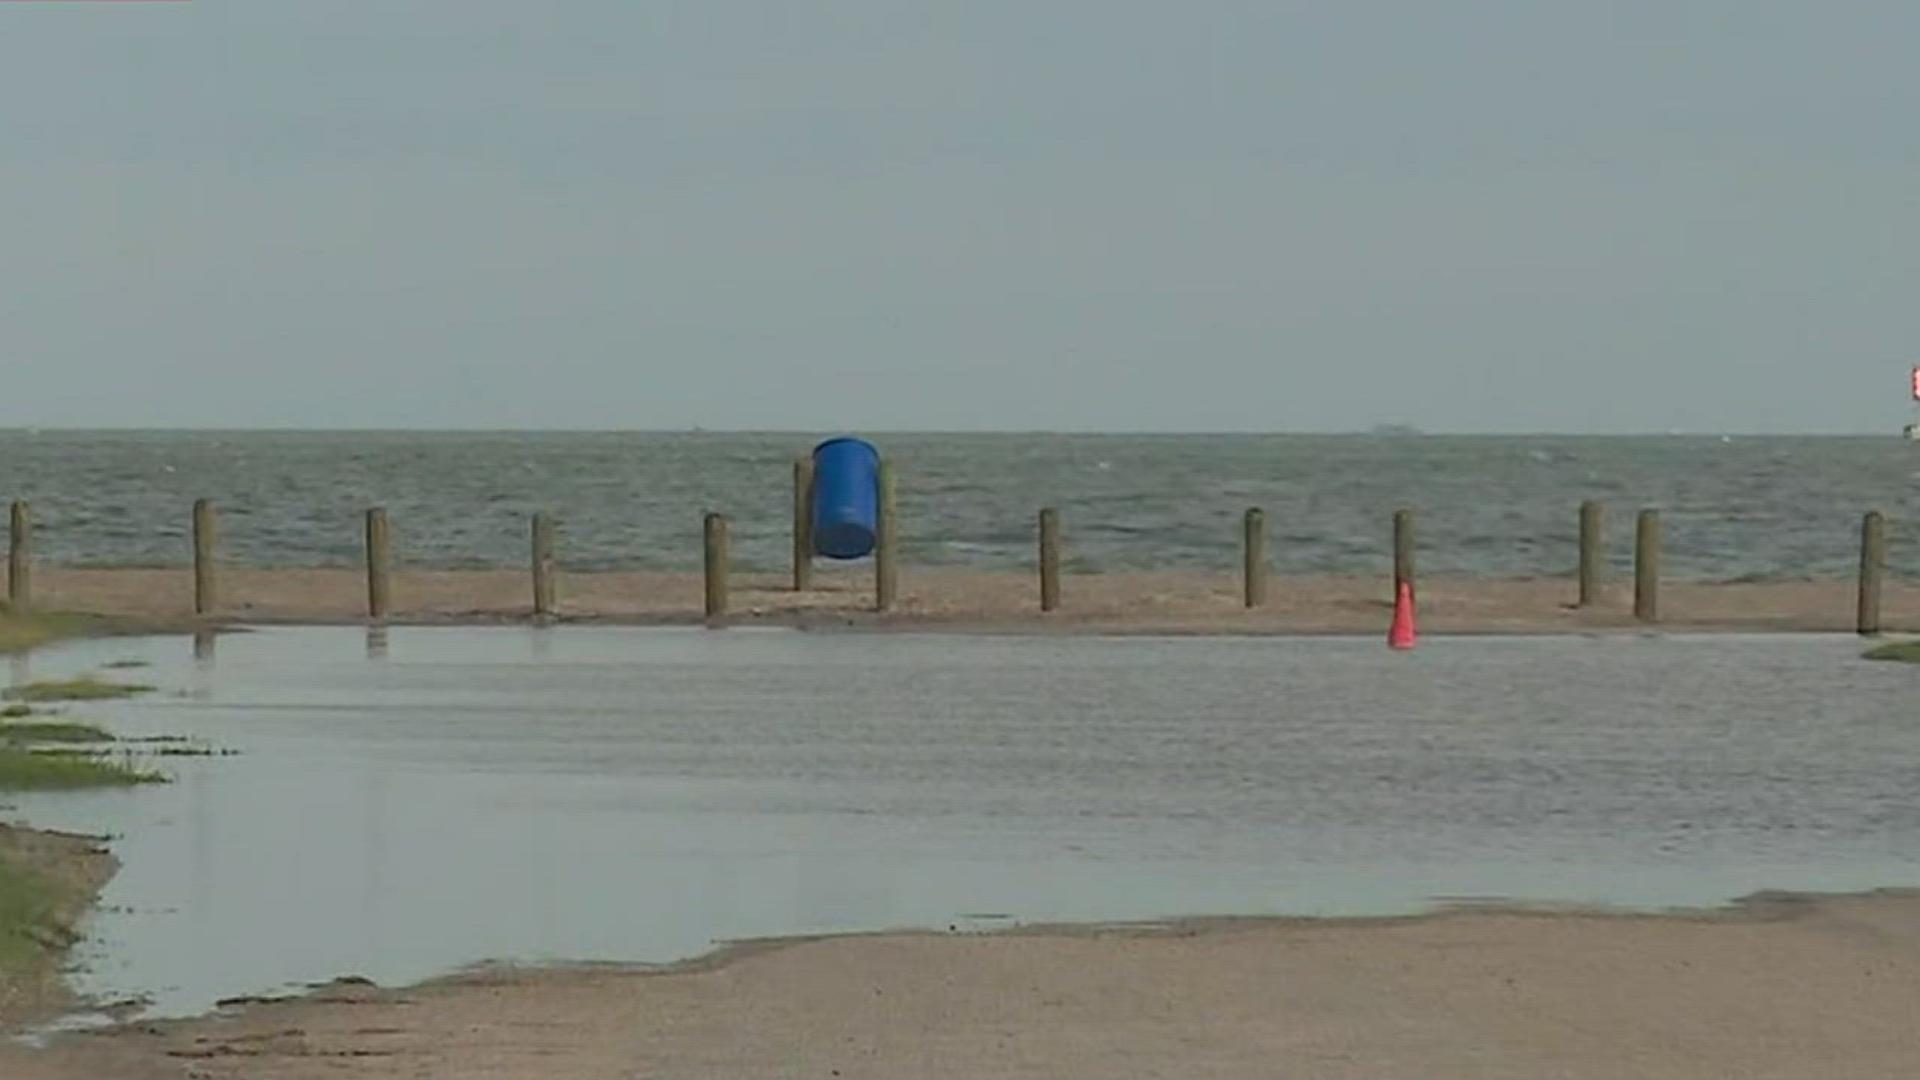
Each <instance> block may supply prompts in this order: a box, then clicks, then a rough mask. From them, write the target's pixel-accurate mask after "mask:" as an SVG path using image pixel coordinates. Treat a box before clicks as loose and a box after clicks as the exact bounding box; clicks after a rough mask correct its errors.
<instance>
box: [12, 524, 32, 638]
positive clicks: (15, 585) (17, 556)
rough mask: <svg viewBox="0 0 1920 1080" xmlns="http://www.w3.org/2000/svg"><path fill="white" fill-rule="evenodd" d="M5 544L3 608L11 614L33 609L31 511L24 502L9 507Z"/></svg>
mask: <svg viewBox="0 0 1920 1080" xmlns="http://www.w3.org/2000/svg"><path fill="white" fill-rule="evenodd" d="M10 524H11V526H12V534H11V537H10V538H9V540H8V542H7V605H8V606H9V607H11V608H13V610H15V611H26V610H27V609H29V608H31V607H32V606H33V508H32V507H30V506H28V505H27V503H26V501H25V500H20V501H18V502H15V503H14V504H13V513H12V515H11V521H10Z"/></svg>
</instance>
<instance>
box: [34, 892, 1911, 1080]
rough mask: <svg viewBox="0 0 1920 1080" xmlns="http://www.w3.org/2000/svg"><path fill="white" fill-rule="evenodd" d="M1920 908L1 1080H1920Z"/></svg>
mask: <svg viewBox="0 0 1920 1080" xmlns="http://www.w3.org/2000/svg"><path fill="white" fill-rule="evenodd" d="M1917 1020H1920V896H1915V895H1913V894H1875V895H1865V896H1851V897H1832V898H1820V899H1795V898H1787V897H1777V898H1761V899H1758V900H1754V901H1750V902H1748V903H1746V904H1743V905H1740V906H1738V907H1736V908H1734V909H1730V910H1728V911H1725V912H1720V913H1713V914H1682V915H1666V916H1651V915H1606V914H1592V913H1559V914H1555V913H1538V912H1535V913H1528V912H1518V911H1496V910H1484V911H1465V912H1450V913H1443V914H1438V915H1432V916H1426V917H1420V918H1409V919H1393V920H1329V921H1310V920H1288V921H1247V922H1233V921H1228V922H1203V923H1191V924H1183V925H1178V926H1173V927H1168V928H1163V929H1158V930H1153V929H1145V930H1141V929H1097V928H1079V929H1074V928H1064V929H1047V930H1036V931H1029V932H1017V933H1010V934H1002V935H994V936H966V935H936V934H891V935H874V936H865V937H848V938H835V939H823V940H814V941H798V942H788V943H772V944H764V945H754V946H746V947H742V948H739V949H736V950H732V951H730V952H728V953H724V954H721V955H719V956H717V957H714V958H710V959H709V960H707V961H704V962H701V963H696V964H691V965H685V966H682V967H678V968H673V969H667V970H661V971H634V970H616V969H592V968H587V969H577V968H576V969H558V970H546V971H531V970H529V971H517V970H491V971H481V972H476V973H473V974H469V975H466V976H461V977H457V978H453V979H449V980H445V981H442V982H438V983H434V984H429V985H426V986H421V987H415V988H412V989H407V990H399V991H384V990H378V989H375V988H372V987H369V986H365V985H360V984H354V983H351V982H343V983H337V984H334V985H331V986H328V987H326V988H324V989H322V990H319V991H318V992H316V993H315V994H313V995H312V996H310V997H307V998H304V999H298V1000H291V1001H284V1002H273V1003H264V1004H252V1005H245V1006H240V1007H236V1008H233V1009H229V1010H227V1011H226V1012H225V1013H224V1014H222V1015H219V1016H215V1017H212V1018H206V1019H200V1020H193V1021H187V1022H182V1023H168V1024H141V1025H135V1026H130V1027H125V1028H120V1029H112V1030H108V1031H105V1032H102V1033H95V1034H83V1035H74V1036H67V1037H64V1038H62V1039H61V1040H59V1041H57V1042H56V1044H55V1046H54V1047H53V1048H52V1049H50V1050H46V1051H31V1050H27V1049H24V1048H21V1047H18V1046H0V1075H5V1076H7V1077H9V1078H10V1080H82V1078H85V1080H95V1078H99V1077H118V1078H128V1080H139V1078H148V1077H156V1078H157V1077H167V1078H184V1077H195V1078H203V1080H229V1078H232V1080H238V1078H246V1080H305V1078H318V1077H339V1076H354V1077H431V1078H439V1077H445V1078H461V1080H467V1078H474V1077H490V1078H494V1080H535V1078H540V1080H545V1078H548V1077H568V1078H575V1080H587V1078H606V1080H614V1078H621V1080H628V1078H633V1077H653V1076H660V1077H674V1078H677V1080H697V1078H713V1080H720V1078H726V1080H743V1078H755V1077H768V1078H772V1077H783V1078H784V1077H845V1078H848V1080H858V1078H873V1080H900V1078H904V1077H915V1078H919V1077H954V1078H962V1077H964V1078H995V1077H1031V1078H1036V1080H1037V1078H1042V1077H1045V1078H1068V1080H1071V1078H1081V1077H1084V1078H1088V1080H1093V1078H1100V1080H1109V1078H1114V1077H1148V1076H1169V1077H1172V1076H1177V1077H1190V1076H1191V1077H1222V1078H1228V1077H1246V1078H1255V1077H1259V1078H1266V1077H1274V1076H1286V1077H1302V1078H1320V1080H1361V1078H1366V1080H1394V1078H1403V1077H1404V1078H1408V1080H1412V1078H1420V1080H1488V1078H1505V1077H1510V1078H1514V1080H1520V1078H1525V1080H1535V1078H1538V1077H1544V1076H1553V1077H1557V1078H1560V1080H1617V1078H1619V1077H1625V1076H1631V1077H1637V1078H1643V1080H1669V1078H1670V1080H1682V1078H1684V1080H1701V1078H1705V1077H1736V1076H1737V1077H1742V1078H1745V1080H1766V1078H1780V1080H1788V1078H1792V1080H1801V1078H1804V1077H1809V1076H1820V1077H1823V1078H1827V1080H1845V1078H1853V1077H1858V1078H1862V1080H1865V1078H1874V1080H1884V1078H1886V1077H1893V1076H1904V1075H1909V1074H1910V1073H1911V1072H1912V1069H1913V1063H1914V1062H1915V1061H1920V1023H1916V1021H1917Z"/></svg>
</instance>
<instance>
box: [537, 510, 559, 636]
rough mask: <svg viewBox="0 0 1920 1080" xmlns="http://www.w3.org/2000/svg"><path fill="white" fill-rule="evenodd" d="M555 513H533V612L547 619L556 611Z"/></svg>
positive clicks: (540, 617)
mask: <svg viewBox="0 0 1920 1080" xmlns="http://www.w3.org/2000/svg"><path fill="white" fill-rule="evenodd" d="M553 549H554V528H553V515H551V514H546V513H538V514H535V515H533V614H534V617H535V618H539V619H545V618H549V617H551V616H552V615H553V614H554V612H555V605H554V596H553Z"/></svg>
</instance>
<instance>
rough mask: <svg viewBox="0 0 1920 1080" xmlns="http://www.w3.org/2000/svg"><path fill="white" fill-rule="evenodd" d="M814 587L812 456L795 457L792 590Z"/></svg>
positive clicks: (800, 590) (799, 590)
mask: <svg viewBox="0 0 1920 1080" xmlns="http://www.w3.org/2000/svg"><path fill="white" fill-rule="evenodd" d="M811 588H813V457H812V455H809V454H802V455H800V456H799V457H797V458H794V459H793V591H794V592H806V591H807V590H808V589H811Z"/></svg>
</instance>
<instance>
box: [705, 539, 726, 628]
mask: <svg viewBox="0 0 1920 1080" xmlns="http://www.w3.org/2000/svg"><path fill="white" fill-rule="evenodd" d="M705 539H706V543H705V564H706V584H707V590H706V596H707V618H708V619H709V620H717V619H720V618H723V617H725V615H726V614H727V517H726V515H725V514H708V515H707V517H706V527H705Z"/></svg>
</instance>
